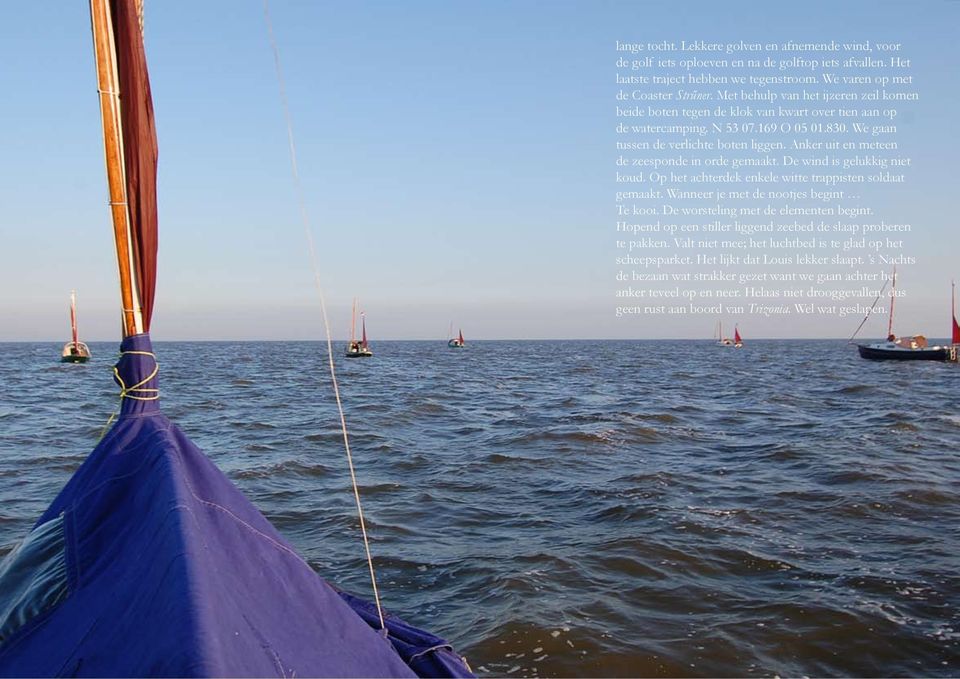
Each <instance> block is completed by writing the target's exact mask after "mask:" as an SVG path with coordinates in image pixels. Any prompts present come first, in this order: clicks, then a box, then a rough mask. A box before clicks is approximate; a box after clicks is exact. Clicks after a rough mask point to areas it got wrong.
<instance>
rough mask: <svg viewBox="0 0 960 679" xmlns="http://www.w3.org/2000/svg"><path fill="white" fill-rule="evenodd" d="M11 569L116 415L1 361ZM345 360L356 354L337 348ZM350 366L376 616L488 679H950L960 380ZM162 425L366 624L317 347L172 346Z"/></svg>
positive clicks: (718, 368)
mask: <svg viewBox="0 0 960 679" xmlns="http://www.w3.org/2000/svg"><path fill="white" fill-rule="evenodd" d="M0 349H2V351H3V360H2V361H0V554H2V553H5V552H7V551H9V550H10V549H11V548H12V547H13V545H14V544H15V543H16V541H17V540H19V539H20V538H21V537H22V536H23V535H24V534H25V533H26V531H27V530H29V528H30V526H31V525H32V523H33V521H34V520H35V519H36V518H37V517H38V516H39V515H40V514H41V513H42V511H43V510H44V509H45V508H46V506H47V505H48V504H49V502H50V501H51V500H52V499H53V497H54V496H55V495H56V493H57V492H58V491H59V489H60V488H61V487H62V486H63V484H64V483H65V482H66V480H67V479H68V478H69V476H70V474H71V473H72V472H73V471H74V470H75V469H76V468H77V467H78V466H79V465H80V463H81V462H82V461H83V459H84V457H85V456H86V454H87V453H88V452H89V451H90V450H91V449H92V447H93V446H94V445H95V443H96V441H97V438H98V436H99V434H100V432H101V429H102V427H103V425H104V423H105V422H106V421H107V419H108V417H109V416H110V413H111V412H112V411H113V410H114V409H115V408H116V406H117V400H118V397H117V389H116V387H115V386H114V385H113V383H112V380H111V372H110V366H111V365H112V362H113V360H114V358H115V357H116V351H117V346H116V345H115V344H106V343H93V344H92V350H93V352H94V360H93V361H92V362H91V363H90V364H88V365H85V366H76V365H61V364H59V363H57V357H58V355H59V345H58V344H52V343H47V344H5V345H0ZM341 349H342V347H341ZM373 349H374V351H375V352H376V355H375V356H374V357H373V358H370V359H362V360H353V361H351V360H347V359H343V358H339V357H338V358H337V364H338V370H339V378H340V384H341V388H342V392H343V398H344V404H345V407H346V412H347V421H348V426H349V429H350V432H351V436H352V447H353V452H354V456H355V460H356V464H357V468H358V474H359V479H360V490H361V495H362V498H363V503H364V509H365V512H366V515H367V519H368V525H369V529H370V533H371V538H372V548H373V552H374V558H375V564H376V569H377V573H378V582H379V585H380V589H381V593H382V596H383V600H384V605H385V606H386V607H387V608H388V609H389V610H391V611H392V612H394V613H397V614H399V615H401V616H403V617H405V618H407V619H408V620H409V621H410V622H412V623H414V624H416V625H419V626H421V627H424V628H427V629H430V630H431V631H433V632H435V633H437V634H439V635H441V636H445V637H446V638H448V639H450V640H451V641H452V642H453V643H454V645H455V646H456V647H457V649H458V650H459V651H460V652H461V653H463V654H465V655H466V656H467V657H468V659H469V660H470V662H471V664H472V666H473V667H474V669H475V670H477V671H478V673H480V674H494V675H514V676H520V675H526V676H543V677H545V676H614V675H619V676H623V675H631V676H634V675H635V676H654V675H656V676H704V675H708V676H730V675H736V676H754V675H756V676H769V675H773V674H779V675H790V676H798V675H860V676H863V675H869V676H875V675H924V676H931V675H943V676H950V675H952V676H955V675H957V674H960V528H958V527H960V455H958V451H960V389H958V384H960V383H958V379H960V368H958V367H957V366H956V365H944V364H937V363H922V364H907V363H904V364H898V363H873V362H868V361H864V360H862V359H860V358H859V357H858V356H857V354H856V351H855V350H854V349H852V348H851V347H848V346H846V345H844V344H843V343H842V342H826V341H824V342H786V341H757V342H752V343H750V344H748V345H747V346H746V347H744V348H743V349H741V350H732V349H722V348H718V347H715V346H713V345H712V343H710V342H615V341H607V342H596V341H567V342H546V341H528V342H471V343H470V344H469V346H468V348H467V349H466V350H463V351H457V350H450V349H447V347H446V346H445V344H444V343H443V342H377V343H374V344H373ZM157 353H158V356H159V361H160V365H161V373H160V377H161V389H162V403H163V407H164V410H165V412H166V413H167V415H168V416H170V417H171V419H173V420H174V421H175V422H176V423H177V424H179V426H180V427H181V428H182V429H183V430H184V431H186V433H187V434H188V435H189V436H190V437H191V438H192V439H193V440H194V441H195V442H196V443H197V444H198V445H199V446H200V447H201V448H202V449H203V450H205V452H206V453H207V454H208V455H209V456H210V457H211V458H212V459H213V460H214V461H215V462H216V463H217V464H218V465H219V466H220V468H221V469H222V470H223V471H224V472H226V474H227V475H228V476H229V477H230V478H231V479H232V480H233V481H234V482H235V483H236V484H237V485H238V486H239V487H240V488H241V489H242V490H243V492H244V493H246V494H247V496H248V497H250V498H251V499H252V500H253V502H254V503H255V504H256V505H257V506H258V507H259V508H260V509H261V511H263V513H264V514H265V515H266V516H267V517H268V518H269V519H270V520H271V521H273V522H274V524H275V525H276V526H277V527H278V528H279V530H280V531H281V532H282V533H283V534H284V535H285V536H286V537H287V538H288V539H289V540H290V541H291V542H293V544H294V545H295V546H296V547H297V548H298V549H299V550H300V552H301V553H302V554H303V555H304V556H305V557H306V559H307V560H308V561H309V562H310V564H311V565H312V566H313V567H314V568H315V569H316V570H317V571H318V572H319V573H320V574H321V575H323V576H324V577H325V578H327V579H328V580H330V581H331V582H334V583H336V584H338V585H339V586H341V587H343V588H345V589H348V590H351V591H353V592H355V593H357V594H360V595H363V596H370V585H369V581H368V579H367V573H366V567H365V561H364V557H363V547H362V543H361V540H360V536H359V532H358V522H357V518H356V510H355V507H354V503H353V497H352V495H351V492H350V490H349V475H348V472H347V467H346V462H345V457H344V453H343V446H342V442H341V439H340V433H339V424H338V420H337V416H336V411H335V406H334V403H333V398H332V390H331V387H330V379H329V376H328V374H327V372H326V365H325V346H324V345H322V344H319V343H305V342H292V343H284V342H263V343H256V342H250V343H189V342H175V343H158V345H157Z"/></svg>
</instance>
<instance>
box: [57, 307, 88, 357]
mask: <svg viewBox="0 0 960 679" xmlns="http://www.w3.org/2000/svg"><path fill="white" fill-rule="evenodd" d="M70 331H71V337H72V339H71V340H70V341H69V342H67V343H66V344H64V345H63V351H61V352H60V362H61V363H86V362H87V361H89V360H90V347H88V346H87V345H86V344H84V343H83V342H81V341H80V340H79V339H78V336H77V291H76V290H73V291H71V292H70Z"/></svg>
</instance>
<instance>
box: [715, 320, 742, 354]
mask: <svg viewBox="0 0 960 679" xmlns="http://www.w3.org/2000/svg"><path fill="white" fill-rule="evenodd" d="M714 339H716V341H717V346H718V347H730V348H733V349H739V348H740V347H742V346H743V338H742V337H740V328H739V327H738V326H733V338H732V339H731V338H729V337H724V336H723V322H722V321H717V327H716V330H715V332H714Z"/></svg>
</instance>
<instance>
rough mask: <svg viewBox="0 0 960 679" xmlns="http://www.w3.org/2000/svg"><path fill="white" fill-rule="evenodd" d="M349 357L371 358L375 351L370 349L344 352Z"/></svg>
mask: <svg viewBox="0 0 960 679" xmlns="http://www.w3.org/2000/svg"><path fill="white" fill-rule="evenodd" d="M343 355H344V356H346V357H347V358H370V357H371V356H373V352H372V351H370V350H367V351H347V352H345V353H344V354H343Z"/></svg>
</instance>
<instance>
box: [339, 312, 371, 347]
mask: <svg viewBox="0 0 960 679" xmlns="http://www.w3.org/2000/svg"><path fill="white" fill-rule="evenodd" d="M360 327H361V328H362V330H361V334H360V339H359V340H358V339H357V300H356V299H354V300H353V315H352V317H351V318H350V342H349V344H347V350H346V352H344V356H346V357H347V358H367V357H369V356H373V351H372V350H371V349H370V345H369V344H368V343H367V317H366V314H364V312H362V311H361V312H360Z"/></svg>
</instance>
